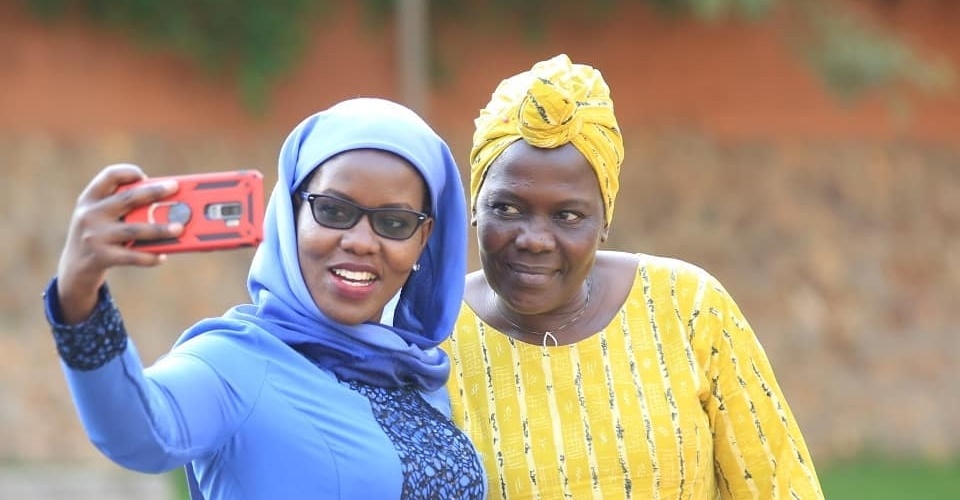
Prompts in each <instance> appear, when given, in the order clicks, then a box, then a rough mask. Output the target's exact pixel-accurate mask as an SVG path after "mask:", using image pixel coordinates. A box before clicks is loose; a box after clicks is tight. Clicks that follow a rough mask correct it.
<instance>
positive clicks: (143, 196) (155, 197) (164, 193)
mask: <svg viewBox="0 0 960 500" xmlns="http://www.w3.org/2000/svg"><path fill="white" fill-rule="evenodd" d="M121 188H122V189H121V190H120V191H118V192H117V193H116V194H114V195H113V196H111V197H110V198H107V199H106V200H104V202H105V203H106V205H107V206H106V207H105V208H106V210H108V211H109V212H110V213H111V214H112V215H113V216H114V218H116V219H121V218H123V216H125V215H127V214H128V213H130V212H131V211H133V210H135V209H137V208H140V207H142V206H146V205H149V204H151V203H155V202H157V201H160V200H162V199H164V198H167V197H169V196H171V195H173V194H174V193H176V192H177V190H178V189H179V184H178V183H177V181H176V180H174V179H163V180H150V179H146V180H144V181H142V182H140V183H137V184H134V185H133V186H132V187H127V186H121Z"/></svg>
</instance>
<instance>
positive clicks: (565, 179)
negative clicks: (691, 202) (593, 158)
mask: <svg viewBox="0 0 960 500" xmlns="http://www.w3.org/2000/svg"><path fill="white" fill-rule="evenodd" d="M603 215H604V214H603V200H602V198H601V195H600V186H599V184H598V181H597V177H596V175H595V174H594V171H593V169H592V167H591V166H590V164H589V163H588V162H587V160H586V158H584V157H583V155H582V154H581V153H580V152H579V151H577V149H576V148H575V147H573V146H572V145H570V144H567V145H564V146H561V147H559V148H555V149H541V148H536V147H533V146H530V145H529V144H527V143H526V142H524V141H517V142H515V143H513V144H511V145H510V146H509V147H508V148H507V149H506V150H504V152H503V153H502V154H501V155H500V157H499V158H497V159H496V160H494V162H493V164H491V166H490V168H489V169H488V171H487V176H486V179H485V180H484V182H483V186H482V187H481V188H480V192H479V193H478V195H477V202H476V210H475V213H474V220H475V222H476V225H477V235H478V238H479V246H480V262H481V264H482V266H483V272H484V274H485V275H486V278H487V282H488V283H489V284H490V286H491V288H492V289H493V290H494V292H496V293H497V294H498V295H500V296H501V297H502V298H503V299H504V300H505V301H506V303H507V305H508V306H509V307H510V308H511V309H513V310H515V311H516V312H518V313H521V314H544V313H549V312H551V311H557V310H560V309H562V308H563V307H564V306H566V305H568V303H569V302H570V301H571V300H577V297H579V293H580V291H581V289H582V286H583V282H584V280H585V279H586V278H587V276H588V275H589V274H590V271H591V269H592V268H593V263H594V260H595V258H596V253H597V250H598V249H599V246H600V242H601V238H602V237H604V236H605V234H606V228H605V227H604V217H603Z"/></svg>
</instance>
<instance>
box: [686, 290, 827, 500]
mask: <svg viewBox="0 0 960 500" xmlns="http://www.w3.org/2000/svg"><path fill="white" fill-rule="evenodd" d="M692 314H693V315H694V319H693V321H691V323H690V328H691V329H692V331H691V332H690V333H691V338H692V341H693V344H694V351H695V352H696V356H697V358H698V364H699V365H700V366H701V367H702V369H703V370H704V376H705V377H706V379H707V383H708V387H709V391H705V392H704V394H703V398H704V400H703V407H704V409H705V411H706V412H707V414H708V417H709V420H710V423H711V426H712V428H713V433H714V436H715V437H714V458H715V461H716V474H717V486H718V488H719V490H720V496H721V498H723V499H745V498H802V499H804V500H807V499H819V498H823V492H822V491H821V487H820V482H819V480H818V479H817V474H816V471H815V469H814V466H813V461H812V460H811V458H810V454H809V452H808V450H807V446H806V443H805V442H804V439H803V436H802V435H801V433H800V429H799V427H798V425H797V422H796V419H795V418H794V416H793V413H792V412H791V411H790V407H789V405H788V404H787V401H786V399H785V398H784V395H783V393H782V392H781V390H780V386H779V385H778V383H777V380H776V378H775V376H774V372H773V369H772V367H771V365H770V362H769V361H768V359H767V356H766V353H765V352H764V350H763V347H762V346H761V345H760V342H759V341H758V340H757V338H756V336H755V335H754V332H753V330H752V329H751V327H750V325H749V324H748V323H747V320H746V319H745V318H744V316H743V314H742V313H741V311H740V309H739V307H738V306H737V305H736V303H735V302H734V301H733V299H732V298H731V297H730V295H729V294H728V293H727V292H726V290H725V289H724V288H723V286H722V285H721V284H720V283H719V282H717V281H716V280H715V279H713V278H712V277H711V278H708V282H707V287H706V290H705V292H704V297H703V302H702V303H701V304H700V308H699V309H697V310H694V311H692Z"/></svg>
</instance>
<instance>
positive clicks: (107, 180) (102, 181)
mask: <svg viewBox="0 0 960 500" xmlns="http://www.w3.org/2000/svg"><path fill="white" fill-rule="evenodd" d="M146 178H147V174H145V173H144V172H143V170H141V169H140V167H138V166H137V165H134V164H132V163H117V164H114V165H108V166H106V167H104V168H103V170H101V171H100V172H98V173H97V175H95V176H94V177H93V179H91V180H90V183H89V184H87V186H86V188H84V190H83V191H82V192H81V193H80V200H81V202H82V201H84V200H88V201H93V200H100V199H103V198H106V197H108V196H110V195H111V194H113V193H114V192H116V190H117V188H118V187H120V186H122V185H125V184H130V183H133V182H137V181H142V180H144V179H146Z"/></svg>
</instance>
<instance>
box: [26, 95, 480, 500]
mask: <svg viewBox="0 0 960 500" xmlns="http://www.w3.org/2000/svg"><path fill="white" fill-rule="evenodd" d="M144 177H145V175H144V174H143V172H142V171H141V170H140V169H139V168H138V167H136V166H133V165H113V166H110V167H107V168H105V169H104V170H102V171H101V172H100V173H99V174H98V175H97V176H96V177H95V178H94V179H93V180H92V181H91V182H90V184H89V185H88V186H87V188H86V190H85V191H84V192H83V194H81V196H80V198H79V200H78V204H77V208H76V210H75V212H74V217H73V219H72V221H71V226H70V230H69V233H68V237H67V242H66V245H65V247H64V249H63V253H62V255H61V258H60V264H59V269H58V272H57V277H56V278H55V279H54V280H53V281H52V282H51V284H50V286H49V287H48V289H47V292H46V293H45V306H46V314H47V319H48V321H49V322H50V324H51V326H52V329H53V334H54V339H55V341H56V344H57V348H58V352H59V353H60V357H61V360H62V366H63V371H64V373H65V375H66V379H67V383H68V385H69V387H70V390H71V393H72V395H73V399H74V402H75V405H76V408H77V412H78V414H79V417H80V419H81V421H82V423H83V425H84V428H85V429H86V431H87V433H88V435H89V437H90V439H91V441H92V442H93V443H94V444H95V445H96V446H97V447H98V448H99V449H100V450H101V451H102V452H103V453H104V454H105V455H106V456H107V457H109V458H110V459H112V460H113V461H115V462H116V463H118V464H120V465H122V466H124V467H127V468H130V469H133V470H138V471H143V472H151V473H156V472H162V471H166V470H170V469H173V468H176V467H180V466H186V468H187V473H188V479H189V480H190V486H191V495H192V496H193V497H194V498H204V499H207V500H214V499H261V498H262V499H267V498H270V499H279V498H282V499H297V498H304V499H306V498H310V499H319V498H324V499H364V500H365V499H370V498H377V499H389V498H470V499H473V498H483V496H484V494H485V486H484V484H485V481H484V480H483V477H482V476H483V472H482V469H481V466H480V462H479V460H478V458H477V456H476V453H475V451H474V449H473V447H472V445H471V444H470V442H469V440H467V439H466V438H465V436H464V435H463V434H462V433H461V432H460V431H459V430H458V429H457V428H456V427H455V426H453V425H452V423H451V422H450V420H449V418H448V414H449V408H448V407H447V406H446V402H445V397H444V396H445V393H444V391H443V385H444V383H445V382H446V379H447V376H448V373H449V361H448V359H447V357H446V355H445V354H444V353H443V352H442V351H441V350H439V349H438V348H437V346H438V345H439V344H440V342H441V341H443V340H444V339H445V338H446V337H447V336H448V335H449V333H450V331H451V329H452V327H453V324H454V322H455V320H456V315H457V311H458V309H459V304H460V300H461V296H462V293H463V275H464V273H465V268H466V221H467V217H466V205H465V200H464V195H463V190H462V185H461V183H460V177H459V172H458V169H457V165H456V163H455V161H454V159H453V157H452V155H451V154H450V151H449V149H448V147H447V145H446V144H445V143H444V141H443V140H441V139H440V138H439V137H438V136H437V135H436V134H435V133H434V132H433V130H431V128H430V127H429V126H428V125H427V124H426V123H425V122H423V120H421V119H420V118H419V117H418V116H417V115H416V114H415V113H413V112H412V111H410V110H408V109H406V108H404V107H403V106H400V105H398V104H395V103H392V102H389V101H385V100H381V99H372V98H361V99H352V100H348V101H344V102H342V103H339V104H337V105H335V106H333V107H331V108H329V109H327V110H325V111H322V112H320V113H317V114H315V115H313V116H310V117H309V118H307V119H306V120H304V121H303V122H301V123H300V124H299V125H298V126H297V127H296V128H295V129H294V130H293V131H292V132H291V133H290V135H289V137H288V138H287V140H286V141H285V142H284V144H283V147H282V149H281V151H280V158H279V171H278V179H277V184H276V186H275V188H274V190H273V192H272V194H271V196H270V199H269V201H268V203H267V208H266V214H265V217H264V240H263V242H262V243H261V244H260V246H259V247H258V248H257V251H256V254H255V255H254V258H253V262H252V264H251V266H250V271H249V277H248V289H249V291H250V298H251V303H249V304H243V305H238V306H236V307H234V308H232V309H230V310H228V311H227V312H226V313H225V314H224V315H223V316H221V317H217V318H210V319H205V320H202V321H200V322H198V323H197V324H195V325H194V326H192V327H191V328H189V329H188V330H187V331H186V332H184V334H183V335H182V336H181V337H180V339H178V340H177V342H176V345H175V346H174V347H173V348H172V350H171V351H170V353H169V354H167V355H166V356H164V357H163V358H162V359H160V360H158V361H157V362H156V363H155V364H153V365H152V366H150V367H147V368H144V367H143V366H142V364H141V361H140V359H139V356H138V355H137V352H136V350H135V348H134V345H133V342H132V341H130V339H128V338H127V334H126V330H125V328H124V325H123V322H122V319H121V317H120V313H119V311H118V310H117V308H116V306H115V305H114V303H113V301H112V299H111V297H110V293H109V290H108V288H107V285H106V273H107V271H108V269H110V268H111V267H114V266H118V265H134V266H143V267H148V266H154V265H157V264H160V263H161V262H162V261H163V259H164V257H163V256H158V255H154V254H150V253H145V252H141V251H138V250H136V249H134V248H131V247H128V246H127V245H125V243H124V242H126V241H129V240H131V239H136V240H142V239H162V238H171V237H176V236H177V235H178V234H179V233H180V231H182V227H180V226H177V225H170V226H166V225H146V224H144V225H134V224H124V223H122V222H118V220H120V219H121V218H122V216H123V215H124V214H125V213H126V212H128V211H130V210H131V209H132V208H134V207H135V206H140V205H146V204H148V203H152V202H153V201H156V200H158V199H160V198H163V197H165V196H168V195H169V194H171V193H172V192H174V191H175V189H176V186H172V185H165V184H162V183H154V184H153V185H150V186H143V187H136V188H132V189H130V190H128V191H126V192H125V195H126V197H124V196H120V195H118V194H117V192H116V191H117V188H118V187H119V186H121V185H124V184H128V183H131V182H134V181H138V180H141V179H143V178H144ZM401 289H402V292H401V293H400V295H399V300H398V302H397V304H396V310H395V313H394V317H393V325H392V326H387V325H384V324H381V323H380V322H379V318H380V317H381V315H382V313H383V309H384V306H385V305H386V303H387V302H388V301H389V300H390V299H391V297H393V296H394V295H396V294H397V292H398V291H399V290H401Z"/></svg>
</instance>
